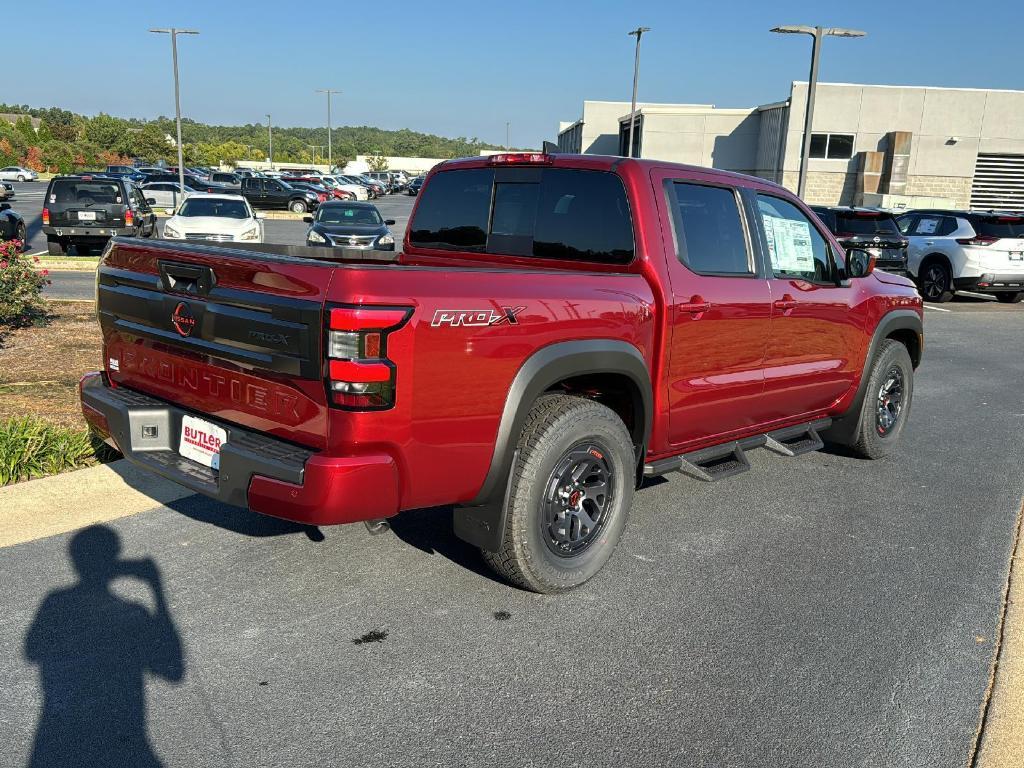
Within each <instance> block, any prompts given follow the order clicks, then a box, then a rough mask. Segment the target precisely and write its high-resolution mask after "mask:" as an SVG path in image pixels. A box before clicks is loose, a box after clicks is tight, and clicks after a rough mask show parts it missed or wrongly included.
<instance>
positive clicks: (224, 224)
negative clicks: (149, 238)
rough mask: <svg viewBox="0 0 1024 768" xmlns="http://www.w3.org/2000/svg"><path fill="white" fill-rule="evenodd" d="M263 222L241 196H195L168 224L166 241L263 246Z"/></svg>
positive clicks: (165, 231) (187, 201) (183, 205)
mask: <svg viewBox="0 0 1024 768" xmlns="http://www.w3.org/2000/svg"><path fill="white" fill-rule="evenodd" d="M262 219H263V215H262V214H258V213H256V212H255V211H253V209H252V208H251V207H250V205H249V202H248V201H247V200H246V199H245V198H244V197H242V196H241V195H204V194H198V195H191V196H190V197H188V198H186V200H185V201H184V202H183V203H182V204H181V207H180V208H179V209H178V212H177V213H175V214H174V215H173V216H172V217H171V218H169V219H168V220H167V222H166V223H165V224H164V237H165V238H166V239H168V240H213V241H215V242H221V243H223V242H242V243H262V242H263V220H262Z"/></svg>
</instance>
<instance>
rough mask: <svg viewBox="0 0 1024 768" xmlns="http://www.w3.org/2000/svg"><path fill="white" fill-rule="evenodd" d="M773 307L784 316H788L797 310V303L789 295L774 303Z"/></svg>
mask: <svg viewBox="0 0 1024 768" xmlns="http://www.w3.org/2000/svg"><path fill="white" fill-rule="evenodd" d="M772 306H773V307H774V308H775V309H777V310H779V312H781V313H782V314H784V315H788V314H789V313H790V312H792V311H793V310H794V309H796V301H794V300H793V297H792V296H790V295H789V294H788V293H787V294H786V295H785V296H783V297H782V298H781V299H779V300H778V301H775V302H772Z"/></svg>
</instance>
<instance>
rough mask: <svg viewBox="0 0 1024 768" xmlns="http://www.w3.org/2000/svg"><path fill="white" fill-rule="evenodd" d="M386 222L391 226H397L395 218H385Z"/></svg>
mask: <svg viewBox="0 0 1024 768" xmlns="http://www.w3.org/2000/svg"><path fill="white" fill-rule="evenodd" d="M384 223H385V224H387V225H388V226H389V227H393V226H395V220H394V219H384Z"/></svg>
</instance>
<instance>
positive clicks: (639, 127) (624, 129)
mask: <svg viewBox="0 0 1024 768" xmlns="http://www.w3.org/2000/svg"><path fill="white" fill-rule="evenodd" d="M643 133H644V116H643V115H636V116H635V117H634V118H633V152H632V154H630V152H629V120H624V121H622V122H621V123H619V154H620V155H621V156H622V157H640V149H641V147H642V146H643Z"/></svg>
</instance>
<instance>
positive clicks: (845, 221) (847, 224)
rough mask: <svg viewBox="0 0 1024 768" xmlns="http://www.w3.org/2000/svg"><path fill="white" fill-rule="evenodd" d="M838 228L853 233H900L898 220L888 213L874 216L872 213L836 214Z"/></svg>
mask: <svg viewBox="0 0 1024 768" xmlns="http://www.w3.org/2000/svg"><path fill="white" fill-rule="evenodd" d="M836 228H837V229H838V230H839V231H840V232H849V233H850V234H853V235H898V234H899V231H900V230H899V227H898V226H896V220H895V219H894V218H893V217H892V216H889V215H887V214H882V215H879V216H872V215H871V214H866V215H865V214H855V215H853V216H850V215H844V214H842V213H837V214H836Z"/></svg>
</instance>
